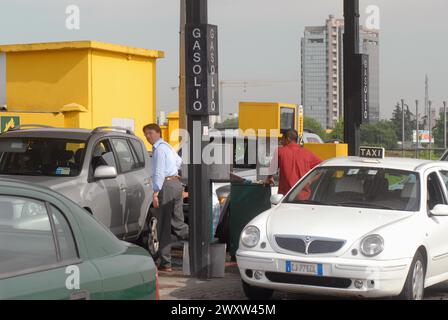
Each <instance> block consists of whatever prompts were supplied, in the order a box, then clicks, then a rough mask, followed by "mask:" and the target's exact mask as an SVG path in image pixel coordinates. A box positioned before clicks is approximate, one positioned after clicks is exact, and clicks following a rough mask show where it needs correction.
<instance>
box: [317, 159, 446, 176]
mask: <svg viewBox="0 0 448 320" xmlns="http://www.w3.org/2000/svg"><path fill="white" fill-rule="evenodd" d="M322 166H325V167H350V166H353V167H372V168H388V169H395V170H405V171H416V172H423V171H425V170H426V169H427V168H430V167H434V166H440V167H446V168H447V169H448V163H447V162H444V161H435V160H420V159H410V158H389V157H386V158H384V159H378V160H376V159H375V160H373V159H366V158H361V157H340V158H333V159H330V160H328V161H326V162H324V163H323V164H322Z"/></svg>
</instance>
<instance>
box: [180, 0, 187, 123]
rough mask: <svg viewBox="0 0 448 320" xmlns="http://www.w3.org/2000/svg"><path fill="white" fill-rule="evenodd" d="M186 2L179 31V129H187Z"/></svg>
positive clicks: (181, 4)
mask: <svg viewBox="0 0 448 320" xmlns="http://www.w3.org/2000/svg"><path fill="white" fill-rule="evenodd" d="M185 1H186V0H180V30H179V128H181V129H184V130H186V129H187V116H186V111H185V22H186V19H187V17H186V11H187V9H186V2H185Z"/></svg>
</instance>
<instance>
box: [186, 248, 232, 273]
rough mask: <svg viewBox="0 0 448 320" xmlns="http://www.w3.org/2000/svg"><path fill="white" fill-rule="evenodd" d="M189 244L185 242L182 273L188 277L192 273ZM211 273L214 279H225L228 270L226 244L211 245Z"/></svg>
mask: <svg viewBox="0 0 448 320" xmlns="http://www.w3.org/2000/svg"><path fill="white" fill-rule="evenodd" d="M189 251H190V250H189V244H188V242H184V252H183V263H182V273H183V274H184V275H186V276H189V275H191V273H190V253H189ZM209 259H210V273H211V277H212V278H224V275H225V269H226V244H225V243H211V244H210V256H209Z"/></svg>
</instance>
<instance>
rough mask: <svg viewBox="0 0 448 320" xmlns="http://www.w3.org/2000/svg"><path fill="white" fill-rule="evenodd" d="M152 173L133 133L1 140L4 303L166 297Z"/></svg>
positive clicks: (17, 133) (41, 133) (37, 131)
mask: <svg viewBox="0 0 448 320" xmlns="http://www.w3.org/2000/svg"><path fill="white" fill-rule="evenodd" d="M150 174H151V161H150V158H149V156H148V153H147V152H146V151H145V146H144V144H143V142H142V141H141V140H140V139H139V138H137V137H136V136H135V135H134V134H133V133H132V132H130V131H128V130H123V129H118V128H108V127H102V128H97V129H95V130H81V129H56V128H48V127H38V126H37V127H36V126H32V127H29V128H23V127H22V128H17V129H13V130H10V131H8V132H5V133H2V134H0V299H154V298H156V279H157V269H156V267H155V264H154V261H153V259H152V257H151V255H150V254H149V253H148V251H147V250H145V249H143V248H142V247H140V246H137V245H135V244H132V243H130V242H135V243H138V244H140V245H141V246H144V247H146V248H148V246H149V243H148V239H149V231H150V228H149V226H150V221H151V220H150V218H151V214H150V205H151V200H152V185H151V178H150ZM119 239H121V240H119ZM122 240H126V242H125V241H122ZM80 275H82V276H80Z"/></svg>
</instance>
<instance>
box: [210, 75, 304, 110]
mask: <svg viewBox="0 0 448 320" xmlns="http://www.w3.org/2000/svg"><path fill="white" fill-rule="evenodd" d="M287 83H296V84H297V83H299V80H221V81H219V98H220V101H219V104H220V106H221V108H223V107H224V88H243V92H244V93H246V92H247V88H248V87H270V86H272V85H275V84H287Z"/></svg>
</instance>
